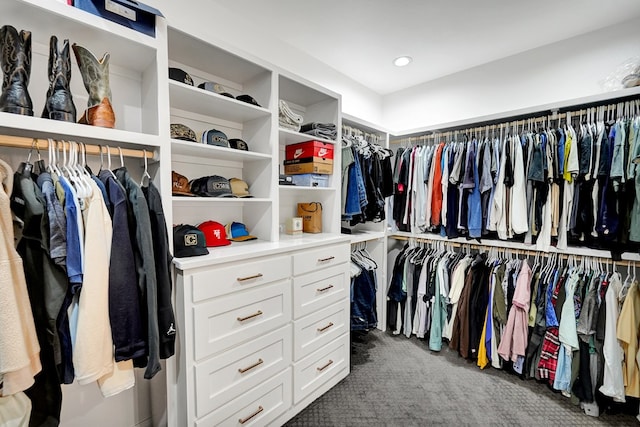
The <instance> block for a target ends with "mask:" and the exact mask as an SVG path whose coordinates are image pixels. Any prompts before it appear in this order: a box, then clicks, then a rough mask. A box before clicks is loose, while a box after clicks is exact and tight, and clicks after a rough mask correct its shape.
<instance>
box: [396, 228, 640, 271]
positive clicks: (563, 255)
mask: <svg viewBox="0 0 640 427" xmlns="http://www.w3.org/2000/svg"><path fill="white" fill-rule="evenodd" d="M388 237H391V238H392V239H395V240H404V241H414V242H425V243H429V244H432V245H434V246H437V245H438V244H444V246H445V247H447V246H451V247H459V248H466V247H468V248H469V249H471V248H474V249H484V250H490V249H497V250H499V251H504V252H510V253H514V254H520V255H527V256H535V255H540V256H543V257H550V256H552V255H555V256H557V257H558V258H561V259H569V258H570V257H574V258H576V257H587V258H601V259H604V260H606V261H607V262H609V263H611V262H614V263H616V264H619V265H620V264H622V265H624V264H627V263H631V264H636V263H637V262H638V261H633V260H626V259H625V260H618V261H614V260H612V259H611V257H607V256H602V255H584V254H572V253H561V252H544V251H539V250H536V249H517V248H506V247H499V246H492V245H483V244H482V243H466V242H464V243H461V242H451V241H447V240H434V239H429V238H427V237H406V236H394V235H389V236H388Z"/></svg>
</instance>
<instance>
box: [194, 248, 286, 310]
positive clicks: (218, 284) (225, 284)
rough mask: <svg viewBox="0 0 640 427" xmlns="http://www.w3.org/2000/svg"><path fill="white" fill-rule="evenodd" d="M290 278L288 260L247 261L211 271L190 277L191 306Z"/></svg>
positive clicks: (268, 258)
mask: <svg viewBox="0 0 640 427" xmlns="http://www.w3.org/2000/svg"><path fill="white" fill-rule="evenodd" d="M290 276H291V256H278V257H266V258H257V259H256V260H251V259H249V261H248V262H241V263H234V264H233V265H226V264H225V265H224V266H220V267H213V268H211V269H209V270H206V271H202V272H199V273H195V274H193V275H192V276H191V286H193V302H199V301H204V300H206V299H209V298H214V297H218V296H222V295H227V294H230V293H232V292H236V291H239V290H243V289H251V288H254V287H256V286H259V285H264V284H266V283H271V282H275V281H278V280H282V279H287V278H289V277H290Z"/></svg>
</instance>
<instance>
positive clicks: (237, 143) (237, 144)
mask: <svg viewBox="0 0 640 427" xmlns="http://www.w3.org/2000/svg"><path fill="white" fill-rule="evenodd" d="M229 147H231V148H235V149H236V150H244V151H249V147H248V146H247V143H246V142H244V141H243V140H241V139H238V138H231V139H230V140H229Z"/></svg>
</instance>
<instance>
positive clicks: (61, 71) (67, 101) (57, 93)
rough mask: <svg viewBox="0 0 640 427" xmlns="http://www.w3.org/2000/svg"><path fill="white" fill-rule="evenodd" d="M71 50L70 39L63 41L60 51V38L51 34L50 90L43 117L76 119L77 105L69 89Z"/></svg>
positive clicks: (70, 120)
mask: <svg viewBox="0 0 640 427" xmlns="http://www.w3.org/2000/svg"><path fill="white" fill-rule="evenodd" d="M70 55H71V51H70V50H69V40H65V41H64V42H63V43H62V50H61V51H58V38H57V37H56V36H51V40H50V41H49V90H48V91H47V100H46V101H45V103H44V110H42V117H44V118H47V119H53V120H63V121H66V122H74V123H75V121H76V106H75V105H74V104H73V97H72V96H71V90H70V89H69V82H70V80H71V56H70Z"/></svg>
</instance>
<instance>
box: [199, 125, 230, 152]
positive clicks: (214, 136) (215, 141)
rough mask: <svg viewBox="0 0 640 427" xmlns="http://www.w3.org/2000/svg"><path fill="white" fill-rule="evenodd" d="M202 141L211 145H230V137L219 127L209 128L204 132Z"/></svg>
mask: <svg viewBox="0 0 640 427" xmlns="http://www.w3.org/2000/svg"><path fill="white" fill-rule="evenodd" d="M202 142H203V143H204V144H209V145H217V146H219V147H227V148H228V147H229V139H228V138H227V135H225V134H224V132H221V131H219V130H218V129H209V130H205V131H204V132H202Z"/></svg>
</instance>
